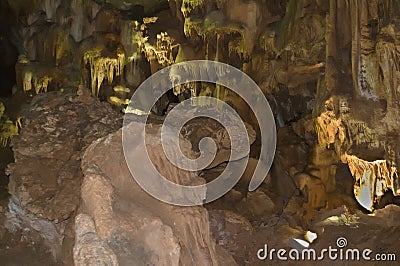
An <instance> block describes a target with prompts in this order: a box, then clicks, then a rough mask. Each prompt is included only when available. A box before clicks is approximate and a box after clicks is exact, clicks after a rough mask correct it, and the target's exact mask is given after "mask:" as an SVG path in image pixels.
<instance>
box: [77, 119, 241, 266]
mask: <svg viewBox="0 0 400 266" xmlns="http://www.w3.org/2000/svg"><path fill="white" fill-rule="evenodd" d="M136 123H138V122H133V123H131V124H129V125H127V128H126V129H125V130H126V131H124V134H140V133H139V132H136V131H137V130H138V128H139V127H138V126H137V125H136ZM149 127H151V128H149V129H150V132H151V133H148V134H155V136H157V135H159V134H160V132H161V131H160V130H161V125H159V126H157V125H152V126H149ZM121 134H122V130H119V131H117V132H116V133H113V134H110V135H108V136H107V137H104V138H101V139H99V140H97V141H95V142H94V143H93V144H92V145H91V146H90V147H89V148H88V149H87V150H86V152H85V156H84V158H83V161H82V170H83V174H84V178H83V183H82V190H81V198H82V203H81V208H80V210H79V213H80V214H78V216H77V217H76V222H75V232H76V240H75V246H74V259H75V263H76V264H77V265H84V264H83V263H82V262H84V261H85V260H88V261H90V259H91V258H94V257H95V256H96V254H100V258H99V260H101V261H103V258H104V261H110V262H112V263H114V256H116V258H117V262H118V263H119V264H120V265H129V264H131V263H132V262H136V263H138V264H157V265H200V264H201V265H218V264H222V263H226V261H230V263H233V264H234V261H233V259H232V258H231V257H230V256H229V255H228V254H225V252H224V251H223V250H221V249H220V248H217V247H216V246H215V240H214V238H213V237H212V236H211V233H210V229H209V218H208V213H207V211H206V210H205V209H204V208H203V207H201V206H196V207H177V206H173V205H169V204H166V203H163V202H161V201H159V200H157V199H155V198H153V197H151V196H149V195H148V194H147V193H146V192H145V191H144V190H142V188H141V187H140V186H139V185H138V184H137V183H136V182H135V181H134V179H133V177H132V175H131V173H130V171H129V169H128V167H127V165H126V163H125V159H124V155H123V147H122V135H121ZM182 140H183V139H182ZM183 147H186V145H183ZM189 147H190V146H189ZM147 149H148V151H149V156H150V159H151V160H152V161H153V163H154V164H155V166H156V168H158V169H160V171H162V173H163V175H164V176H165V177H166V178H167V179H171V181H174V182H178V183H184V184H186V185H190V183H193V182H195V183H198V181H196V179H199V177H196V175H194V174H193V173H191V172H185V171H182V170H178V169H177V168H176V167H175V166H173V165H172V164H170V163H169V162H168V160H167V158H166V157H165V155H164V154H163V153H162V146H161V142H160V140H159V139H158V140H157V138H154V137H151V140H150V143H148V144H147ZM160 151H161V152H160ZM187 152H190V151H187ZM135 163H138V164H140V163H141V162H140V161H138V162H135ZM178 172H179V174H178V175H177V173H178ZM165 193H168V191H165ZM93 224H94V225H95V226H93ZM86 238H88V239H95V242H93V243H88V241H87V240H85V239H86ZM224 254H225V255H224ZM111 265H115V264H111Z"/></svg>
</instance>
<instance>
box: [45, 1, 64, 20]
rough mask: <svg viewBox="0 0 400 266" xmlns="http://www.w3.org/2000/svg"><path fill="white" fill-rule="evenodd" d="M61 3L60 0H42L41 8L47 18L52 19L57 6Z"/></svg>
mask: <svg viewBox="0 0 400 266" xmlns="http://www.w3.org/2000/svg"><path fill="white" fill-rule="evenodd" d="M60 4H61V0H44V1H43V2H42V8H43V9H44V11H45V12H46V18H47V20H53V19H54V17H55V15H56V12H57V8H58V6H59V5H60Z"/></svg>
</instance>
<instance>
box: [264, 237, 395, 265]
mask: <svg viewBox="0 0 400 266" xmlns="http://www.w3.org/2000/svg"><path fill="white" fill-rule="evenodd" d="M347 244H348V243H347V239H346V238H344V237H339V238H338V239H337V240H336V246H334V247H333V246H329V247H327V248H324V249H322V250H320V251H317V250H315V249H313V248H303V249H299V248H292V249H289V250H287V249H283V248H281V249H274V248H272V249H268V245H267V244H265V245H264V247H263V248H260V249H259V250H258V251H257V258H258V259H259V260H263V261H264V260H271V261H272V260H282V261H287V260H293V261H320V260H331V261H396V254H394V253H374V252H373V251H372V250H371V249H369V248H365V249H362V250H361V249H357V248H346V247H347Z"/></svg>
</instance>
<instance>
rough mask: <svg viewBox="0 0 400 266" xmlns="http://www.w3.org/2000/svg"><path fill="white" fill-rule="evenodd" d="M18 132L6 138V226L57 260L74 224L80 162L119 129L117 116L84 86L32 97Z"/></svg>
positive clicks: (77, 200)
mask: <svg viewBox="0 0 400 266" xmlns="http://www.w3.org/2000/svg"><path fill="white" fill-rule="evenodd" d="M22 115H23V120H22V130H21V132H20V134H19V135H18V136H16V137H15V138H13V140H12V144H11V145H12V149H13V152H14V158H15V163H12V164H10V165H9V166H8V168H7V174H8V175H9V176H10V183H9V186H8V191H9V193H10V194H11V198H10V201H9V204H8V208H9V210H8V213H7V222H6V226H7V227H8V228H9V230H11V231H16V230H18V229H26V230H25V232H27V234H28V235H29V234H30V233H29V232H33V233H38V234H39V235H40V236H41V237H42V238H43V239H44V240H45V242H46V243H47V246H48V248H49V249H50V250H52V252H53V256H54V257H55V259H57V260H60V259H61V251H62V246H63V244H65V243H67V242H68V241H67V239H68V238H69V237H73V236H70V235H69V236H68V234H67V232H68V230H69V229H68V228H67V227H68V226H70V225H71V223H72V222H73V221H74V217H75V212H76V209H77V207H78V203H79V197H80V194H79V187H80V184H81V182H82V172H81V170H80V164H81V158H82V155H83V151H84V150H85V148H86V147H87V146H88V145H89V144H90V143H91V142H92V141H94V140H96V139H98V138H99V137H102V136H104V135H107V134H108V133H110V132H111V131H113V130H115V129H117V128H118V127H120V126H121V124H122V121H121V118H120V116H119V115H118V114H117V113H116V112H115V111H114V110H112V108H111V107H110V106H109V105H108V104H106V103H100V102H99V101H98V99H96V98H94V97H92V96H91V95H90V92H89V91H87V88H81V89H80V90H78V91H76V90H68V91H65V92H51V93H47V94H41V95H38V96H36V97H35V98H34V99H33V100H32V103H31V105H30V106H29V107H27V108H26V109H25V111H23V112H22Z"/></svg>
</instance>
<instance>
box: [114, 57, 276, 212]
mask: <svg viewBox="0 0 400 266" xmlns="http://www.w3.org/2000/svg"><path fill="white" fill-rule="evenodd" d="M189 82H191V83H193V82H203V83H213V84H219V85H221V86H224V87H226V88H228V89H230V90H231V91H233V92H235V93H236V94H237V95H238V96H239V97H241V99H243V100H244V101H245V102H246V103H247V104H248V106H249V107H250V108H251V110H252V112H253V113H254V115H255V117H256V119H257V122H258V125H259V129H260V133H261V152H260V158H259V162H258V164H257V166H256V169H255V171H254V174H253V177H252V179H251V181H250V184H249V191H253V190H255V189H256V188H257V187H258V186H260V185H261V183H262V182H263V180H264V179H265V177H266V176H267V174H268V171H269V169H270V167H271V165H272V161H273V158H274V155H275V147H276V128H275V120H274V116H273V114H272V111H271V108H270V106H269V104H268V101H267V99H266V98H265V96H264V94H263V92H262V91H261V89H260V88H259V87H258V86H257V84H256V83H255V82H254V81H253V80H252V79H251V78H250V77H249V76H247V75H246V74H245V73H243V72H242V71H240V70H239V69H237V68H235V67H233V66H230V65H227V64H224V63H220V62H215V61H208V60H196V61H187V62H183V63H179V64H174V65H172V66H169V67H167V68H164V69H162V70H160V71H158V72H157V73H155V74H153V75H152V76H151V77H150V78H148V79H147V80H146V81H145V82H143V83H142V84H141V85H140V86H139V88H138V89H137V90H136V91H135V93H134V95H133V96H132V98H131V103H130V104H129V106H128V108H127V109H130V110H140V113H141V114H145V115H144V116H145V120H147V118H148V115H147V114H149V113H150V111H151V109H152V107H153V106H154V104H155V103H156V102H157V101H158V100H159V99H160V98H161V96H163V95H164V94H165V93H166V92H167V91H168V90H170V89H172V88H173V87H175V86H179V85H182V84H185V83H189ZM195 101H196V102H207V103H209V104H210V105H209V107H207V106H202V107H201V108H199V106H193V104H192V103H193V102H195ZM212 106H218V108H212ZM196 117H207V118H211V119H214V120H216V121H218V122H219V123H220V124H221V125H222V126H223V127H224V128H225V129H226V131H227V132H228V134H229V138H230V141H231V143H230V144H231V145H230V147H231V154H230V159H229V162H228V163H227V166H226V168H225V170H224V171H223V172H222V173H221V175H220V176H219V177H218V178H216V179H214V180H213V181H211V182H209V183H207V184H203V185H197V186H183V185H179V184H176V183H173V182H171V181H169V180H168V179H166V178H165V177H164V175H163V173H162V171H158V170H157V169H156V167H155V166H154V164H153V163H152V161H151V160H150V158H149V153H148V151H147V148H146V134H145V133H146V125H145V123H136V124H135V132H136V133H135V134H132V131H129V125H130V124H131V123H132V120H131V119H130V118H129V114H126V115H125V117H124V127H123V129H122V141H123V142H122V144H123V150H124V156H125V159H126V162H127V165H128V168H129V170H130V172H131V174H132V176H133V177H134V179H135V180H136V182H137V183H138V184H139V185H140V186H141V187H142V188H143V189H144V190H145V191H146V192H147V193H149V194H150V195H151V196H153V197H154V198H157V199H159V200H161V201H163V202H166V203H170V204H174V205H179V206H195V205H201V204H204V203H208V202H211V201H213V200H216V199H218V198H220V197H222V196H223V195H225V194H226V193H227V192H229V190H230V189H232V188H233V186H234V185H235V184H236V183H237V182H238V181H239V179H240V177H241V176H242V174H243V173H244V171H245V169H246V165H247V161H248V154H249V150H250V144H249V138H248V133H247V130H246V127H245V124H244V122H243V121H242V119H241V118H240V116H239V115H238V114H237V112H236V111H235V110H234V109H233V108H232V107H231V106H229V105H228V104H227V103H225V102H222V101H220V100H218V99H216V98H213V97H205V96H202V97H194V98H192V99H189V100H186V101H183V102H181V103H180V104H178V105H177V106H176V107H174V108H173V109H172V110H171V111H170V112H169V113H168V114H167V117H166V118H165V120H164V122H163V125H162V129H161V141H162V146H163V149H164V153H165V155H166V157H167V158H168V160H169V162H170V163H172V164H173V165H175V166H176V167H178V168H180V169H184V170H187V171H194V172H196V171H199V170H202V169H204V168H206V167H207V166H208V165H209V164H210V163H211V162H212V161H213V160H214V158H215V155H216V151H217V149H216V144H215V142H214V140H213V139H211V138H203V139H201V140H200V142H199V150H200V156H199V157H198V158H197V159H191V158H188V157H187V156H185V154H183V152H182V151H181V149H180V146H179V142H180V137H179V134H180V132H181V129H182V127H183V126H184V125H185V124H186V123H187V122H188V121H190V120H191V119H194V118H196ZM243 154H247V156H246V155H245V156H243ZM205 191H207V192H206V193H205Z"/></svg>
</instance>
